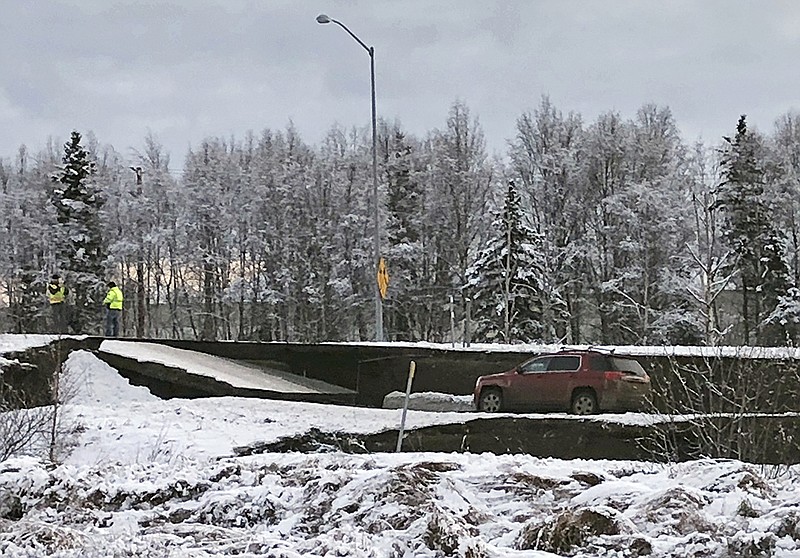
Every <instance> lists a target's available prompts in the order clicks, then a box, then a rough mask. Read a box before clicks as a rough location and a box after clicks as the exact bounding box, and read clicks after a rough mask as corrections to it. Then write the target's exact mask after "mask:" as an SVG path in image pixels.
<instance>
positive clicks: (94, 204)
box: [51, 131, 105, 333]
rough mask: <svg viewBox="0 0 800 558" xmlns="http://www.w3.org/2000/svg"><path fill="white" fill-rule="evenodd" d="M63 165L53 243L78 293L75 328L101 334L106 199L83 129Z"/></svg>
mask: <svg viewBox="0 0 800 558" xmlns="http://www.w3.org/2000/svg"><path fill="white" fill-rule="evenodd" d="M62 163H63V164H62V165H61V166H60V167H59V171H58V172H57V173H56V174H55V175H54V176H53V180H54V182H55V188H54V190H53V194H52V203H53V205H54V206H55V209H56V219H57V221H58V224H59V229H58V232H57V234H55V235H53V237H52V239H51V241H52V243H53V246H54V249H55V256H56V261H57V262H58V267H59V268H60V270H62V271H64V272H65V273H64V275H65V276H66V280H67V282H68V284H69V288H70V290H71V291H72V293H73V295H72V296H73V301H74V306H73V309H72V312H73V314H72V319H71V321H72V324H73V329H74V330H75V331H76V332H79V333H95V332H97V330H98V327H99V324H100V321H101V318H102V307H101V304H100V303H101V301H102V299H103V295H104V292H103V291H104V276H103V275H104V273H103V271H104V270H103V263H104V260H105V250H104V244H103V238H102V233H101V231H102V224H101V220H100V209H101V208H102V207H103V203H104V200H103V196H102V194H101V192H100V190H99V188H98V187H97V185H96V184H95V182H94V174H95V169H96V165H95V162H94V161H93V160H92V158H91V156H90V154H89V152H88V151H87V150H86V149H85V148H84V147H83V145H81V134H80V133H78V132H77V131H73V132H72V135H71V137H70V140H69V141H68V142H67V143H66V144H64V155H63V158H62Z"/></svg>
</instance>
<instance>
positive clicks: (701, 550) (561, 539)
mask: <svg viewBox="0 0 800 558" xmlns="http://www.w3.org/2000/svg"><path fill="white" fill-rule="evenodd" d="M744 476H747V477H749V478H753V479H759V480H761V481H763V482H764V483H765V484H769V485H770V486H771V487H772V490H771V491H770V493H769V494H760V495H757V494H754V493H753V491H752V490H751V489H750V488H749V487H748V486H746V485H742V483H741V482H740V481H741V479H742V478H743V477H744ZM795 482H796V479H795V478H793V477H792V476H791V475H786V476H783V477H781V478H777V479H767V478H765V477H763V476H762V475H761V474H760V473H759V472H758V471H757V470H755V469H753V468H752V467H749V466H746V465H744V464H742V463H739V462H733V461H705V462H695V463H690V464H684V465H682V466H681V467H679V468H645V469H643V467H642V465H641V464H639V463H635V462H594V463H593V462H585V461H584V462H582V461H559V460H553V459H548V460H541V459H536V458H531V457H526V456H493V455H489V454H484V455H480V456H474V455H434V454H376V455H362V456H355V455H344V454H335V453H334V454H324V455H311V456H309V455H297V454H294V455H282V454H271V455H260V456H257V457H251V458H243V459H223V460H220V461H206V462H203V463H197V462H190V461H183V462H176V463H174V464H171V465H169V464H156V463H150V464H141V465H138V466H132V467H131V466H128V467H122V466H111V465H108V466H98V467H70V466H60V467H55V468H53V467H48V466H45V465H43V464H41V463H40V462H38V461H36V460H33V459H15V460H9V461H6V462H4V463H2V464H0V494H2V495H3V496H2V498H0V526H1V527H2V528H0V554H1V555H2V556H4V557H7V558H16V557H22V556H42V555H48V556H54V557H67V556H82V557H88V558H92V557H99V556H117V557H126V556H136V557H150V556H153V557H154V556H181V557H184V556H185V557H189V556H191V557H200V558H203V557H211V556H232V555H236V556H246V557H254V556H270V557H273V558H278V557H284V558H286V557H292V558H293V557H297V556H353V557H359V558H360V557H363V558H366V557H370V556H375V557H383V556H387V557H388V556H397V557H400V556H420V557H426V556H427V557H435V556H459V557H470V558H490V557H500V558H503V557H508V558H510V557H518V556H523V555H524V556H526V557H531V558H545V557H552V556H556V555H559V556H575V557H590V556H592V557H594V556H614V557H624V558H628V557H633V556H644V555H647V556H653V557H656V558H660V557H665V558H666V557H669V558H678V557H681V558H685V557H688V556H709V557H711V556H716V557H727V556H773V557H775V558H789V557H796V556H797V555H798V553H800V541H798V536H797V535H798V533H797V529H796V524H797V521H796V518H797V515H798V500H797V497H796V491H795V488H794V486H795ZM620 486H623V487H624V486H637V487H638V493H636V494H633V493H632V492H631V497H629V498H627V499H619V498H616V494H617V489H618V488H619V487H620ZM629 492H630V491H629ZM689 493H690V494H692V497H691V498H689V500H691V502H692V508H691V512H692V513H693V514H696V515H697V516H698V518H700V519H702V525H703V528H702V530H700V531H696V530H689V531H687V532H681V531H680V530H675V529H674V526H673V525H670V524H669V523H670V521H672V519H671V517H672V516H671V514H669V513H663V514H653V513H652V512H653V504H654V503H655V502H669V501H673V500H674V498H675V495H680V494H689ZM678 500H680V501H686V500H685V498H684V497H683V496H679V497H678ZM744 500H747V501H750V502H751V504H752V505H753V506H755V508H757V509H758V510H760V511H759V513H755V514H754V513H743V508H742V507H741V505H740V503H741V502H742V501H744ZM674 509H677V508H673V510H674ZM791 518H795V520H794V523H792V519H791ZM552 553H557V554H552Z"/></svg>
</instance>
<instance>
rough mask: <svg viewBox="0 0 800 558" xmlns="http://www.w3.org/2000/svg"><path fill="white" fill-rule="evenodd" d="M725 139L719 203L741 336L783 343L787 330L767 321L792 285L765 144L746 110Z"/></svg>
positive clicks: (745, 339) (749, 341) (765, 341)
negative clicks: (767, 191) (768, 183)
mask: <svg viewBox="0 0 800 558" xmlns="http://www.w3.org/2000/svg"><path fill="white" fill-rule="evenodd" d="M725 141H726V145H725V147H724V150H723V152H722V178H723V180H722V183H721V184H720V186H719V193H720V198H719V203H720V205H721V207H722V208H723V210H724V213H725V228H724V237H725V240H726V241H727V243H728V245H729V246H730V247H731V249H732V250H733V252H734V253H735V254H736V256H737V260H736V268H737V271H738V286H739V289H740V292H741V319H742V331H743V333H742V340H743V342H744V343H745V344H750V343H752V342H754V341H755V342H758V343H781V341H782V337H783V334H782V332H776V331H774V328H772V327H768V322H767V321H765V320H767V318H769V316H771V315H772V313H773V311H774V310H775V308H776V307H777V306H778V303H779V301H780V300H781V298H782V297H785V296H786V295H787V293H788V292H789V288H790V286H791V285H790V281H789V272H788V268H787V266H786V262H785V260H784V256H783V255H784V251H785V249H784V239H783V237H782V235H781V233H780V232H779V231H778V230H777V229H776V228H775V226H774V225H773V215H772V210H771V208H770V206H769V203H768V200H767V199H766V197H765V195H764V188H765V177H764V175H765V173H764V169H763V166H762V165H763V163H762V161H761V158H760V156H761V153H762V144H761V141H760V138H759V137H758V136H756V135H755V134H753V133H752V132H750V131H748V129H747V122H746V118H745V116H744V115H742V116H741V117H740V118H739V122H738V124H737V126H736V136H735V137H734V138H733V139H730V138H727V137H726V138H725ZM753 332H755V333H756V335H755V336H753V335H752V334H753Z"/></svg>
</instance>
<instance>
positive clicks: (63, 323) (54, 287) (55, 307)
mask: <svg viewBox="0 0 800 558" xmlns="http://www.w3.org/2000/svg"><path fill="white" fill-rule="evenodd" d="M68 294H69V289H67V286H66V285H65V284H64V281H62V280H61V276H60V275H58V274H54V275H53V277H52V279H50V282H49V283H48V284H47V300H48V302H50V312H51V314H52V316H53V331H54V332H55V333H66V332H67V295H68Z"/></svg>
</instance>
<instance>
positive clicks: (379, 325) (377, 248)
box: [317, 14, 383, 341]
mask: <svg viewBox="0 0 800 558" xmlns="http://www.w3.org/2000/svg"><path fill="white" fill-rule="evenodd" d="M317 23H320V24H322V25H325V24H327V23H335V24H336V25H338V26H339V27H341V28H342V29H344V30H345V31H347V34H348V35H350V36H351V37H353V39H355V41H356V42H357V43H358V44H360V45H361V46H362V47H363V48H364V50H366V51H367V53H369V74H370V86H371V90H372V91H371V92H372V202H373V204H374V205H373V213H374V215H373V217H374V220H375V223H374V225H375V230H374V234H375V238H374V246H373V250H374V254H373V258H374V260H375V262H374V264H375V282H374V285H373V290H374V292H375V340H376V341H383V302H382V300H381V292H380V287H379V286H378V281H377V273H378V266H379V264H380V261H381V230H380V213H379V210H378V149H377V141H378V139H377V136H378V134H377V117H376V113H375V110H376V109H375V47H371V46H367V45H366V44H365V43H364V41H362V40H361V39H359V38H358V37H357V36H356V35H355V33H353V32H352V31H350V29H348V28H347V26H346V25H345V24H344V23H342V22H341V21H337V20H335V19H332V18H329V17H328V16H326V15H325V14H320V15H318V16H317Z"/></svg>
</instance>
